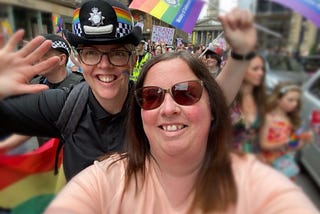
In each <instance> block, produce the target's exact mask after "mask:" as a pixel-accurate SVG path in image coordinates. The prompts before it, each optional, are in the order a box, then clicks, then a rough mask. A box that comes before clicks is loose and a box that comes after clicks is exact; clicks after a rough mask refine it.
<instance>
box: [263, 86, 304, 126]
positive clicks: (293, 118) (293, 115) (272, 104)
mask: <svg viewBox="0 0 320 214" xmlns="http://www.w3.org/2000/svg"><path fill="white" fill-rule="evenodd" d="M289 91H297V92H299V93H300V94H301V88H300V87H299V86H297V85H294V84H293V83H290V82H280V83H278V84H277V85H276V86H275V88H274V89H273V91H272V93H271V95H270V96H269V98H268V102H267V112H271V111H272V110H274V109H275V108H276V107H277V106H278V100H279V99H281V98H282V97H283V96H284V95H286V94H287V93H288V92H289ZM300 110H301V100H299V102H298V105H297V107H296V108H295V109H294V111H292V112H289V113H287V116H288V117H289V119H290V122H291V124H292V126H293V129H294V130H296V129H298V128H299V127H300V125H301V117H300Z"/></svg>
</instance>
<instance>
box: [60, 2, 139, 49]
mask: <svg viewBox="0 0 320 214" xmlns="http://www.w3.org/2000/svg"><path fill="white" fill-rule="evenodd" d="M64 34H65V35H66V38H67V40H68V41H69V43H70V44H71V45H72V46H74V47H77V46H78V45H79V44H84V45H86V44H88V45H107V44H119V43H122V44H133V45H138V44H139V42H140V40H141V37H142V32H141V28H140V27H139V26H134V25H133V17H132V15H131V13H130V11H129V8H128V7H126V6H124V5H123V4H121V3H120V2H117V1H115V0H89V1H86V2H84V3H83V4H82V6H81V7H80V8H78V9H76V10H75V11H74V14H73V22H72V33H71V32H70V31H67V30H65V31H64Z"/></svg>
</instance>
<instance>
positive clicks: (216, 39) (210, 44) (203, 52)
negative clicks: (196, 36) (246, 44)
mask: <svg viewBox="0 0 320 214" xmlns="http://www.w3.org/2000/svg"><path fill="white" fill-rule="evenodd" d="M223 33H224V31H222V32H221V33H220V34H219V35H218V36H217V37H216V38H215V39H214V40H213V41H212V42H210V43H209V45H208V46H207V47H206V49H205V50H204V51H202V53H201V54H200V55H199V56H198V58H201V57H202V56H203V55H204V54H205V53H206V51H207V50H208V49H209V47H211V46H213V45H212V43H214V42H215V41H218V39H220V37H221V36H222V35H223Z"/></svg>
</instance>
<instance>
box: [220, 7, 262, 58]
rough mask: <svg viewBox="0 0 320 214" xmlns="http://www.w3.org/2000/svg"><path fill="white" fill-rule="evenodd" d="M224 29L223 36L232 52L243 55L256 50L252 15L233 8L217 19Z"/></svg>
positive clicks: (255, 33)
mask: <svg viewBox="0 0 320 214" xmlns="http://www.w3.org/2000/svg"><path fill="white" fill-rule="evenodd" d="M218 19H219V21H220V22H221V24H222V26H223V29H224V36H225V38H226V41H227V42H228V43H229V45H230V47H231V48H232V50H233V51H234V52H236V53H238V54H242V55H245V54H247V53H249V52H251V51H253V50H255V48H256V43H257V32H256V28H255V26H254V22H253V15H252V14H251V13H250V12H249V11H247V10H242V9H239V8H235V9H233V10H232V11H230V12H228V13H226V14H225V15H223V16H219V17H218Z"/></svg>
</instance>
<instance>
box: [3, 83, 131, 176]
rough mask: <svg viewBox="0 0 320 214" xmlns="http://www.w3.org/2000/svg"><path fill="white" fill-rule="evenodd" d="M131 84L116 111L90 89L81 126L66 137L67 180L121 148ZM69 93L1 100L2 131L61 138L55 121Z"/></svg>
mask: <svg viewBox="0 0 320 214" xmlns="http://www.w3.org/2000/svg"><path fill="white" fill-rule="evenodd" d="M132 88H133V82H130V85H129V93H128V96H127V99H126V101H125V104H124V106H123V108H122V110H121V112H119V113H117V114H114V115H113V114H110V113H108V112H106V111H105V110H104V109H103V108H102V107H101V106H100V104H99V103H98V101H97V100H96V99H95V97H94V96H93V94H92V92H91V90H90V93H89V99H88V103H87V104H86V107H85V109H84V111H83V113H82V115H81V117H80V120H79V124H78V126H77V127H76V129H75V131H74V133H72V134H71V135H70V136H69V138H68V139H64V141H65V144H64V156H63V163H64V172H65V175H66V178H67V180H69V179H70V178H71V177H73V176H74V175H75V174H77V173H78V172H79V171H81V170H82V169H84V168H85V167H87V166H89V165H91V164H92V163H93V161H94V160H96V159H97V158H98V157H99V156H102V155H104V154H105V153H107V152H110V151H121V150H122V148H123V143H124V134H125V119H126V115H127V112H128V106H129V102H130V101H129V100H130V97H131V94H132ZM71 90H72V89H71ZM68 94H69V90H67V89H49V90H46V91H43V92H41V93H38V94H35V95H23V96H17V97H12V98H9V99H5V100H3V101H1V102H0V118H1V120H0V135H2V134H8V133H14V132H15V133H20V134H25V135H33V136H34V135H36V136H49V137H57V138H61V132H60V130H59V129H58V128H57V126H56V121H57V119H58V117H59V114H60V112H61V110H62V108H63V105H64V102H65V101H66V99H67V96H68Z"/></svg>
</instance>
